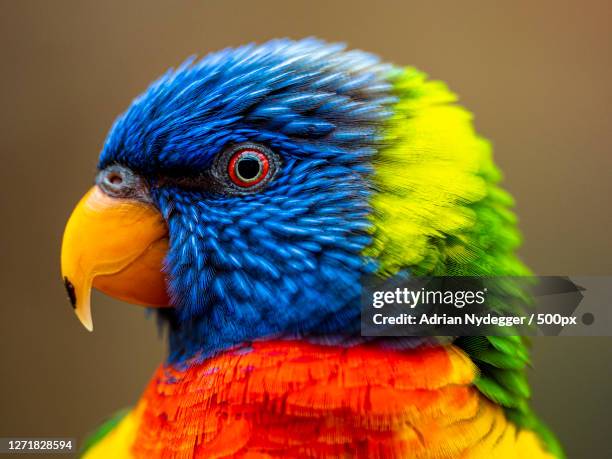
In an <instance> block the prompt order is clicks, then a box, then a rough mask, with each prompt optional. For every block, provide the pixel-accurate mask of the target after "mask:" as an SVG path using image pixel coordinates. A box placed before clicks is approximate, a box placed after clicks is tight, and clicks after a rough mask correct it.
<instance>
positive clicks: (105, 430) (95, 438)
mask: <svg viewBox="0 0 612 459" xmlns="http://www.w3.org/2000/svg"><path fill="white" fill-rule="evenodd" d="M129 412H130V409H129V408H124V409H122V410H119V411H117V412H116V413H114V414H113V415H111V416H110V417H109V418H108V419H107V420H106V421H104V423H102V425H101V426H99V427H98V428H97V429H96V430H95V431H93V432H92V433H90V434H89V435H87V437H86V438H85V441H84V442H83V444H82V445H81V449H80V451H79V455H80V456H83V455H84V454H85V453H86V452H87V451H88V450H89V449H91V448H92V447H93V446H94V445H96V444H97V443H98V442H100V440H102V439H103V438H104V437H105V436H106V435H108V434H109V433H110V431H111V430H113V429H114V428H115V427H117V425H118V424H119V423H120V422H121V421H122V420H123V418H125V416H126V415H127V414H128V413H129Z"/></svg>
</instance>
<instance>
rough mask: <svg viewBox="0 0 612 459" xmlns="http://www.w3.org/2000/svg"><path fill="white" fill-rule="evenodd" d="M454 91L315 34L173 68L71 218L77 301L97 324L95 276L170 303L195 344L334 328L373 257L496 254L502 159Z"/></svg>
mask: <svg viewBox="0 0 612 459" xmlns="http://www.w3.org/2000/svg"><path fill="white" fill-rule="evenodd" d="M453 101H454V96H453V95H452V94H451V93H450V92H448V91H447V90H446V88H445V87H444V86H442V85H440V84H438V83H429V82H426V80H425V77H424V75H422V74H421V73H418V72H416V71H414V70H410V69H408V70H399V69H397V68H394V67H391V66H387V65H382V64H381V63H380V62H379V61H378V60H377V59H376V58H375V57H373V56H372V55H369V54H365V53H361V52H346V51H344V50H343V47H342V46H338V45H328V44H325V43H322V42H319V41H316V40H303V41H298V42H293V41H289V40H279V41H273V42H269V43H267V44H264V45H262V46H245V47H242V48H237V49H228V50H224V51H221V52H219V53H215V54H212V55H209V56H207V57H205V58H204V59H202V60H201V61H199V62H195V63H194V62H192V61H188V62H186V63H185V64H183V65H182V66H181V67H179V68H178V69H176V70H171V71H169V72H168V73H166V74H165V75H164V76H162V77H161V78H160V79H159V80H157V81H156V82H155V83H154V84H153V85H152V86H151V87H150V88H149V89H148V90H147V91H146V92H145V93H144V94H142V95H141V96H140V97H138V98H137V99H136V100H135V101H134V102H133V103H132V105H131V106H130V107H129V108H128V110H127V111H126V112H125V113H124V114H123V115H121V116H120V117H119V118H118V120H117V121H116V122H115V124H114V126H113V127H112V129H111V131H110V133H109V135H108V138H107V140H106V143H105V145H104V148H103V150H102V153H101V156H100V160H99V164H98V169H99V172H98V175H97V178H96V183H95V185H94V187H93V188H92V189H91V190H90V191H89V192H88V193H87V194H86V195H85V197H84V198H83V199H82V200H81V202H80V203H79V204H78V206H77V208H76V209H75V211H74V213H73V214H72V216H71V218H70V220H69V222H68V224H67V227H66V231H65V235H64V241H63V248H62V274H63V277H64V282H65V284H66V287H67V290H68V293H69V296H70V298H71V302H72V305H73V306H74V307H75V309H76V313H77V315H78V317H79V318H80V320H81V321H82V322H83V324H84V325H85V326H86V327H87V328H88V329H91V328H92V320H91V313H90V305H89V301H90V300H89V297H90V290H91V287H92V286H93V287H96V288H98V289H100V290H102V291H104V292H106V293H108V294H110V295H112V296H115V297H118V298H120V299H123V300H126V301H128V302H133V303H137V304H143V305H147V306H157V307H161V308H164V310H163V312H161V313H160V316H161V317H163V318H164V319H165V320H166V321H167V322H168V323H169V324H170V328H171V329H172V330H174V332H175V333H174V334H175V335H176V336H177V337H178V338H176V342H175V343H174V347H175V349H174V350H173V352H174V353H175V355H177V356H178V355H181V356H186V355H188V354H189V353H192V352H193V351H195V350H197V349H198V348H203V347H206V348H208V349H210V350H212V351H214V350H217V349H219V348H222V347H223V346H227V345H232V344H236V343H239V342H242V341H248V340H252V339H256V338H260V337H265V336H278V335H283V334H287V333H289V334H300V333H309V332H312V331H318V332H324V331H325V330H329V331H330V332H333V331H334V330H336V329H337V327H338V326H339V325H338V323H339V321H340V320H341V318H342V317H343V316H345V317H346V316H351V317H353V316H354V313H355V310H357V311H358V306H357V305H355V302H354V299H355V298H358V297H359V295H360V278H361V277H362V275H363V274H365V273H369V272H374V271H375V272H378V273H382V274H389V273H393V272H397V271H398V270H400V269H410V270H413V271H417V272H433V271H435V270H438V271H440V270H441V268H440V267H441V266H445V267H448V266H451V265H452V263H455V265H458V264H459V262H462V263H467V262H469V260H470V259H474V258H476V255H478V256H481V257H482V256H484V255H483V254H482V253H480V252H486V250H487V248H486V247H485V246H484V245H483V244H480V245H481V246H482V250H481V251H480V252H479V253H478V254H477V253H476V252H477V251H478V250H476V251H475V250H474V249H466V247H467V246H468V243H467V241H466V240H465V237H467V236H465V234H467V233H468V232H469V230H470V228H473V227H474V225H475V224H476V222H477V219H476V218H475V215H476V211H475V210H473V209H471V208H470V207H469V206H470V205H471V203H476V202H478V201H481V200H483V199H486V197H487V185H486V184H487V181H488V180H489V179H491V180H495V175H496V171H495V169H494V167H493V166H492V163H490V159H489V151H488V146H487V144H486V142H484V141H483V140H482V139H480V138H478V137H477V136H476V135H475V134H474V132H473V130H472V127H471V123H470V119H469V115H468V114H467V112H465V111H464V110H462V109H460V108H458V107H456V106H453V105H451V104H450V103H452V102H453ZM495 218H498V217H496V216H493V217H491V218H489V220H490V221H489V222H486V224H489V225H491V220H495ZM500 218H502V217H500ZM492 224H493V225H495V224H497V223H496V222H493V223H492ZM462 237H463V239H462ZM484 237H485V238H486V236H484ZM510 239H512V237H510ZM485 242H486V241H485ZM514 242H515V241H514ZM514 242H513V241H511V240H509V241H508V243H507V244H506V245H507V246H510V245H512V244H514ZM447 248H448V250H446V249H447ZM479 250H480V249H479ZM349 305H350V306H349ZM172 344H173V342H172V337H171V345H172Z"/></svg>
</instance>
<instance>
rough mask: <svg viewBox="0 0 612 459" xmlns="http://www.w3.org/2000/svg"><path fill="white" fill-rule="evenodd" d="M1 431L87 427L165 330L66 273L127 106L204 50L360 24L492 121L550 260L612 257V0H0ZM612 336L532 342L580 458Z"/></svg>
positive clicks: (604, 267) (602, 431)
mask: <svg viewBox="0 0 612 459" xmlns="http://www.w3.org/2000/svg"><path fill="white" fill-rule="evenodd" d="M0 8H1V13H0V22H1V30H0V34H1V37H0V38H1V40H0V47H1V48H0V63H1V64H0V65H1V66H2V71H1V72H0V94H1V104H2V105H1V111H0V117H1V121H0V129H1V132H2V138H1V141H0V142H1V155H2V157H1V159H0V187H1V189H0V203H1V204H0V205H1V209H0V210H1V214H0V215H1V219H0V247H1V255H2V264H1V267H0V294H1V295H2V299H1V300H0V301H1V302H0V304H1V306H0V307H1V310H2V320H1V321H0V337H1V338H0V340H1V341H0V357H1V364H2V367H1V368H2V370H1V371H2V374H1V377H0V436H9V435H20V436H34V435H47V436H53V435H56V436H74V437H78V438H82V436H83V435H84V434H85V432H86V431H88V430H89V429H91V428H92V427H94V426H96V424H98V423H99V422H100V420H101V419H102V418H103V417H104V416H105V415H107V414H109V413H111V412H112V411H113V410H116V409H118V408H120V407H123V406H126V405H129V404H131V403H132V402H134V401H135V400H136V399H137V398H138V396H139V394H140V392H141V390H142V389H143V387H144V386H145V384H146V382H147V380H148V378H149V376H150V375H151V373H152V372H153V370H154V368H155V366H156V365H157V363H158V362H160V360H161V358H162V356H163V353H164V346H163V343H162V342H161V341H160V340H159V339H158V338H157V333H156V328H155V324H154V322H153V321H152V320H146V319H145V317H144V313H143V311H142V310H141V309H139V308H137V307H133V306H128V305H125V304H121V303H120V302H118V301H114V300H111V299H109V298H105V297H103V296H102V295H96V296H95V297H94V311H93V312H94V322H95V326H96V331H95V333H93V334H89V333H88V332H86V331H85V330H84V329H83V328H82V327H81V326H80V324H79V323H78V322H77V320H76V318H75V317H74V315H73V314H72V312H71V310H70V307H69V306H68V302H67V300H66V298H65V294H64V291H63V287H62V285H61V282H60V279H59V278H60V276H59V250H60V240H61V234H62V230H63V226H64V223H65V221H66V218H67V217H68V215H69V213H70V211H71V209H72V207H73V205H74V204H75V203H76V201H77V200H78V199H79V197H80V196H81V194H82V193H83V192H84V191H85V190H86V189H87V188H88V187H89V186H90V185H91V183H92V180H93V176H94V168H95V163H96V158H97V154H98V152H99V150H100V147H101V145H102V142H103V140H104V137H105V134H106V131H107V129H108V128H109V127H110V124H111V122H112V121H113V119H114V117H115V116H116V115H117V114H118V113H120V112H121V111H122V110H123V109H124V108H125V107H126V106H127V104H128V103H129V102H130V100H131V98H132V97H134V96H136V95H137V94H138V93H139V92H140V91H142V90H143V89H144V88H145V87H146V86H147V84H148V83H149V82H150V81H151V80H152V79H153V78H155V77H156V76H158V75H159V74H160V73H162V72H163V71H164V70H165V69H166V68H167V67H169V66H173V65H176V64H178V63H180V62H181V61H182V60H183V59H184V58H185V57H187V56H188V55H190V54H194V53H197V54H205V53H207V52H208V51H211V50H215V49H218V48H221V47H226V46H230V45H239V44H242V43H245V42H249V41H263V40H266V39H269V38H273V37H282V36H289V37H294V38H299V37H304V36H309V35H316V36H319V37H321V38H325V39H327V40H337V41H346V42H347V43H348V44H349V45H350V46H351V47H357V48H362V49H365V50H369V51H372V52H375V53H378V54H380V55H381V56H382V57H383V58H384V59H385V60H389V61H393V62H396V63H401V64H412V65H415V66H418V67H420V68H421V69H423V70H425V71H427V72H428V73H429V74H430V75H431V76H432V77H435V78H440V79H444V80H446V81H448V82H449V84H450V85H451V87H452V88H453V89H454V90H456V91H457V92H458V93H459V94H460V96H461V100H462V102H463V103H464V104H465V105H467V106H468V107H469V108H470V109H471V110H473V111H474V113H475V115H476V124H477V127H478V129H479V130H480V132H482V133H483V134H484V135H486V136H487V137H489V138H491V139H493V141H494V144H495V148H496V158H497V161H498V163H499V164H500V165H501V167H502V169H503V170H504V172H505V175H506V182H505V183H506V186H507V187H508V188H509V189H510V191H511V192H512V193H513V194H514V195H515V197H516V198H517V211H518V213H519V215H520V218H521V226H522V229H523V231H524V234H525V244H524V247H523V250H522V254H523V256H524V258H525V259H526V260H527V262H528V263H529V265H530V266H531V267H532V268H533V269H534V271H535V272H537V273H539V274H575V275H577V274H580V275H587V274H608V275H609V274H611V273H612V248H611V244H610V231H611V230H610V229H611V228H612V217H611V214H612V212H610V196H611V194H612V193H611V191H612V181H611V175H612V174H611V170H612V155H611V154H610V153H611V152H610V146H611V145H612V86H611V82H612V4H611V3H610V2H609V1H599V2H597V1H579V0H575V1H573V2H559V1H552V0H546V1H538V2H527V1H519V2H504V3H503V4H502V2H488V1H480V2H454V1H447V2H412V1H404V2H400V1H373V0H371V1H365V2H364V1H355V0H351V1H319V2H317V1H309V2H306V1H304V2H294V1H292V2H289V1H258V2H250V1H238V0H234V1H225V2H221V1H209V2H204V1H200V2H169V1H167V2H163V1H156V2H151V1H128V2H126V1H105V2H97V1H60V0H55V1H42V0H41V1H21V2H14V1H1V2H0ZM611 344H612V339H605V338H591V339H586V338H582V339H578V338H548V339H538V340H537V341H536V343H535V345H536V346H535V351H534V367H535V371H534V372H533V375H532V381H533V384H534V397H533V398H534V404H535V405H536V407H537V408H538V409H539V411H540V413H541V415H542V417H543V418H544V419H545V420H546V421H548V422H549V423H550V425H551V426H552V427H553V429H554V430H556V431H557V432H558V434H559V436H560V437H561V439H562V440H563V442H564V443H565V445H566V447H567V451H568V453H569V456H570V457H572V458H586V457H590V458H591V457H598V458H599V457H602V458H603V457H612V450H611V446H610V445H611V443H610V438H609V435H608V434H606V432H609V430H610V428H609V419H610V408H612V395H611V391H610V381H611V376H612V375H611V372H612V346H611Z"/></svg>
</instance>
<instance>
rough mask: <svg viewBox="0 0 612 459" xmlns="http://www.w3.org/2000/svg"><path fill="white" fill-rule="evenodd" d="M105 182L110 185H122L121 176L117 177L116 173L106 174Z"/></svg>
mask: <svg viewBox="0 0 612 459" xmlns="http://www.w3.org/2000/svg"><path fill="white" fill-rule="evenodd" d="M106 180H107V181H108V183H110V184H111V185H121V184H122V183H123V177H121V175H119V174H118V173H117V172H111V173H110V174H108V176H107V177H106Z"/></svg>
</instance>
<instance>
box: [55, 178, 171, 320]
mask: <svg viewBox="0 0 612 459" xmlns="http://www.w3.org/2000/svg"><path fill="white" fill-rule="evenodd" d="M167 250H168V229H167V227H166V224H165V222H164V220H163V219H162V217H161V214H160V213H159V211H158V210H157V209H156V208H155V207H153V206H152V205H151V204H147V203H143V202H140V201H136V200H132V199H123V198H121V199H119V198H113V197H110V196H108V195H107V194H105V193H104V192H103V191H102V190H101V189H100V188H99V187H98V186H94V187H93V188H91V189H90V190H89V191H88V192H87V193H86V194H85V196H83V198H82V199H81V201H80V202H79V203H78V204H77V206H76V208H75V209H74V211H73V212H72V215H71V216H70V219H69V220H68V223H67V224H66V229H65V231H64V239H63V242H62V276H63V278H64V284H65V285H66V290H67V291H68V296H69V297H70V302H71V304H72V306H73V307H74V309H75V312H76V315H77V317H78V318H79V320H80V321H81V323H82V324H83V325H84V326H85V328H86V329H87V330H89V331H92V330H93V322H92V319H91V304H90V296H91V288H92V286H93V287H95V288H97V289H98V290H101V291H102V292H104V293H106V294H108V295H111V296H114V297H116V298H119V299H121V300H125V301H127V302H130V303H135V304H141V305H146V306H155V307H164V306H169V299H168V294H167V290H166V279H165V276H164V274H163V273H162V264H163V260H164V258H165V256H166V252H167Z"/></svg>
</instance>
